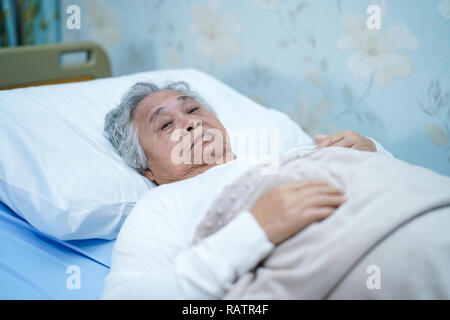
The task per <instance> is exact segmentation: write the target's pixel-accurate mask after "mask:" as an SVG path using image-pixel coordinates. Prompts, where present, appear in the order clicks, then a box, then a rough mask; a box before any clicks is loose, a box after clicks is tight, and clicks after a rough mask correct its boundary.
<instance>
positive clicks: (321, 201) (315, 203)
mask: <svg viewBox="0 0 450 320" xmlns="http://www.w3.org/2000/svg"><path fill="white" fill-rule="evenodd" d="M344 202H345V197H344V196H343V195H323V194H316V195H314V196H312V197H310V198H309V199H308V204H309V206H310V207H339V206H340V205H341V204H342V203H344Z"/></svg>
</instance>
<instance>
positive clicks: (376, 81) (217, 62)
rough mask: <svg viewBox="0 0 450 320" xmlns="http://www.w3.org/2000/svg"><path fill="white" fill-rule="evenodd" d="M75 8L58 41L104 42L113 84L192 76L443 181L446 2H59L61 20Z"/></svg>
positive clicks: (447, 165)
mask: <svg viewBox="0 0 450 320" xmlns="http://www.w3.org/2000/svg"><path fill="white" fill-rule="evenodd" d="M73 3H75V4H79V5H80V6H81V8H82V28H81V30H79V31H76V30H67V29H64V28H63V30H62V36H63V39H64V41H76V40H82V39H90V40H94V41H97V42H99V43H101V44H102V45H103V46H104V47H105V48H106V49H107V51H108V53H109V54H110V57H111V59H112V63H113V72H114V74H115V75H120V74H127V73H131V72H136V71H143V70H153V69H161V68H174V67H195V68H198V69H201V70H204V71H206V72H208V73H210V74H212V75H213V76H215V77H217V78H219V79H220V80H222V81H224V82H225V83H227V84H228V85H230V86H232V87H233V88H235V89H236V90H238V91H239V92H242V93H244V94H246V95H248V96H250V97H251V98H253V99H255V100H256V101H259V102H261V103H262V104H264V105H266V106H268V107H270V108H276V109H279V110H282V111H285V112H287V113H288V114H290V115H291V116H292V118H293V119H294V120H296V121H298V122H299V123H300V124H301V125H302V127H304V129H305V130H307V131H308V132H309V133H310V134H315V133H323V132H325V133H326V132H334V131H337V130H343V129H351V130H354V131H356V132H359V133H361V134H364V135H367V136H371V137H374V138H375V139H377V140H378V141H380V142H381V143H382V144H383V145H384V146H385V147H386V148H387V149H388V150H390V151H391V152H392V153H393V154H394V155H395V156H396V157H398V158H400V159H403V160H406V161H408V162H411V163H413V164H418V165H421V166H425V167H428V168H431V169H433V170H435V171H438V172H440V173H443V174H446V175H450V144H449V136H450V0H376V1H369V0H359V1H356V0H307V1H302V0H285V1H282V0H278V1H277V0H226V1H225V0H216V1H214V0H212V1H206V0H198V1H196V0H184V1H182V0H176V1H175V0H153V1H145V0H130V1H120V0H108V1H105V0H87V1H81V0H78V1H66V0H63V4H62V12H63V15H62V16H63V17H66V16H67V14H65V13H64V9H65V8H66V7H67V5H69V4H73ZM372 3H375V4H377V5H378V6H379V7H380V8H381V9H382V24H381V30H380V31H379V32H376V31H369V30H368V29H367V28H366V27H364V25H365V20H366V19H367V14H366V8H367V7H368V5H370V4H372ZM351 14H353V16H352V15H351ZM357 16H359V17H360V18H359V19H360V21H362V22H363V23H364V24H363V28H358V24H357V22H358V19H357V18H356V17H357ZM344 24H346V25H348V26H347V28H345V27H344ZM62 25H64V21H63V22H62ZM350 45H353V48H354V49H353V50H344V49H348V48H350V47H351V46H350ZM363 71H365V72H363ZM361 74H362V75H363V76H362V77H361ZM358 75H360V77H359V78H358Z"/></svg>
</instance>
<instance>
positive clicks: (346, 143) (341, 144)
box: [329, 138, 354, 148]
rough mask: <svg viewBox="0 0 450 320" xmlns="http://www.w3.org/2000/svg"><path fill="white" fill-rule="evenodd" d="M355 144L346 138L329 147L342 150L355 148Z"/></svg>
mask: <svg viewBox="0 0 450 320" xmlns="http://www.w3.org/2000/svg"><path fill="white" fill-rule="evenodd" d="M353 145H354V143H353V142H352V141H350V139H347V138H344V139H342V140H339V141H338V142H336V143H333V144H332V145H330V146H329V147H342V148H350V147H351V146H353Z"/></svg>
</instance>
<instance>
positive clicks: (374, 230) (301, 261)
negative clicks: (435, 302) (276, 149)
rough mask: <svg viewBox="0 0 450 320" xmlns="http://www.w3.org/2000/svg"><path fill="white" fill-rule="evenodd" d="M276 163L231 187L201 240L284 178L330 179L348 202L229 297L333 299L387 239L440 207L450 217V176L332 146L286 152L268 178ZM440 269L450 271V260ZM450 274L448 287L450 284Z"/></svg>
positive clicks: (200, 232) (199, 233) (277, 251)
mask: <svg viewBox="0 0 450 320" xmlns="http://www.w3.org/2000/svg"><path fill="white" fill-rule="evenodd" d="M268 165H269V164H264V163H262V164H259V165H257V166H255V167H252V168H251V169H250V170H248V171H247V172H245V173H244V174H243V175H242V176H240V177H239V178H238V179H236V181H234V182H233V183H232V184H230V185H228V186H226V187H225V188H224V190H223V191H222V192H221V194H220V195H219V196H218V197H217V198H216V199H215V200H214V201H213V202H212V204H211V207H210V208H209V210H208V212H207V213H206V215H205V217H204V219H203V220H202V221H201V223H200V224H199V225H198V227H197V229H196V233H195V236H194V238H193V243H195V242H197V241H199V240H200V239H203V238H205V237H207V236H209V235H211V234H213V233H214V232H216V231H217V230H219V229H220V228H222V227H223V226H224V225H226V224H227V223H229V222H230V221H231V220H232V219H233V218H235V217H236V216H237V215H239V214H240V213H241V212H243V211H245V210H249V209H250V208H251V207H252V205H253V204H254V202H255V201H256V200H257V199H258V197H259V196H261V195H262V194H263V193H264V192H266V191H268V190H270V189H271V188H273V187H274V186H276V185H278V184H281V183H287V182H291V181H294V180H300V179H323V180H327V181H328V182H330V183H332V184H334V185H336V186H338V187H340V188H341V189H343V190H344V191H345V196H346V199H347V200H346V202H345V203H344V204H342V205H341V206H340V207H339V208H338V209H337V210H336V211H335V212H334V213H333V214H332V215H331V216H330V217H328V218H326V219H324V220H322V221H320V222H315V223H313V224H311V225H309V226H308V227H306V228H305V229H303V230H301V231H300V232H298V233H297V234H295V235H294V236H292V237H291V238H289V239H288V240H286V241H284V242H282V243H281V244H279V245H278V246H276V247H275V248H274V250H273V251H272V252H271V253H270V254H269V256H268V257H267V258H265V259H264V260H263V261H261V263H259V264H258V265H257V266H256V267H255V268H254V269H252V270H250V271H249V272H248V273H246V274H244V275H243V276H241V277H240V278H239V279H237V281H236V283H235V285H234V287H233V288H232V289H231V290H230V291H229V292H228V293H227V294H226V296H225V297H224V298H225V299H324V298H327V296H328V295H329V294H330V292H331V291H332V290H333V288H335V287H336V286H337V285H338V283H339V282H340V281H341V280H342V279H343V278H344V277H345V276H346V275H347V274H348V273H349V272H351V270H352V268H354V266H355V265H356V264H357V262H358V261H359V260H361V259H362V258H363V257H364V256H366V255H367V254H368V253H370V252H371V250H373V249H374V248H375V247H377V245H379V244H380V243H381V242H382V241H383V239H385V238H386V237H388V236H389V235H391V234H393V233H395V232H396V231H398V230H399V229H401V228H402V227H403V226H405V225H407V224H408V223H410V222H411V221H412V220H414V219H416V218H417V217H419V216H422V215H426V214H433V212H434V211H435V210H441V211H442V209H445V210H446V214H447V215H448V214H450V178H448V177H445V176H442V175H439V174H437V173H435V172H433V171H431V170H428V169H425V168H422V167H419V166H415V165H411V164H408V163H406V162H404V161H401V160H399V159H395V158H391V157H388V156H385V155H380V154H377V153H371V152H363V151H358V150H353V149H346V148H339V147H330V148H324V149H320V150H317V151H312V152H308V153H304V152H303V153H299V152H291V153H289V154H286V155H284V156H282V157H281V158H280V165H279V170H278V172H277V173H276V174H272V175H262V174H261V172H262V169H264V166H268ZM447 221H448V220H447ZM448 234H450V233H448ZM445 236H446V237H447V235H445ZM449 236H450V235H449ZM236 250H239V248H236ZM421 250H422V251H424V252H426V251H427V248H426V247H420V246H419V247H418V248H417V252H421ZM447 252H448V251H447ZM448 254H449V255H450V252H448ZM445 261H450V260H448V259H447V260H445ZM383 267H384V268H385V269H386V268H387V269H389V266H383ZM440 267H441V268H444V269H445V270H450V265H449V264H446V265H443V266H440ZM445 273H447V272H445ZM405 277H407V276H405V275H399V281H407V279H406V278H405ZM448 279H449V278H447V280H445V281H447V282H446V283H442V284H441V285H442V286H446V288H447V289H449V288H450V283H448ZM445 281H444V282H445ZM437 291H438V292H449V290H447V291H445V290H444V291H442V290H439V289H437ZM381 297H382V296H381ZM399 298H402V297H399ZM441 298H450V297H441Z"/></svg>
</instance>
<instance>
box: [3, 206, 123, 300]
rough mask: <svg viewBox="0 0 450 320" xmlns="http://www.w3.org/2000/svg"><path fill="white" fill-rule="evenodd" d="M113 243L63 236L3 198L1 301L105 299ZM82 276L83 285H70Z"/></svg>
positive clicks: (81, 282) (80, 283) (110, 241)
mask: <svg viewBox="0 0 450 320" xmlns="http://www.w3.org/2000/svg"><path fill="white" fill-rule="evenodd" d="M113 245H114V240H100V239H90V240H76V241H61V240H58V239H56V238H53V237H51V236H48V235H46V234H44V233H42V232H40V231H39V230H36V229H35V228H34V227H32V226H31V225H30V224H28V222H26V221H25V220H23V219H22V218H20V217H19V216H18V215H17V214H15V213H14V212H13V211H12V210H11V209H10V208H8V207H7V206H6V205H4V204H3V203H1V202H0V299H99V298H100V295H101V292H102V287H103V281H104V278H105V276H106V275H107V274H108V272H109V268H110V257H111V252H112V248H113ZM70 266H76V267H74V268H73V267H70ZM74 270H75V271H74ZM78 270H79V273H77V271H78ZM77 275H79V279H80V281H79V285H80V286H79V289H78V288H76V286H75V288H74V286H73V285H70V284H73V283H74V282H72V281H71V280H72V279H73V277H74V276H77ZM70 277H72V278H70ZM68 282H69V285H68Z"/></svg>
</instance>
